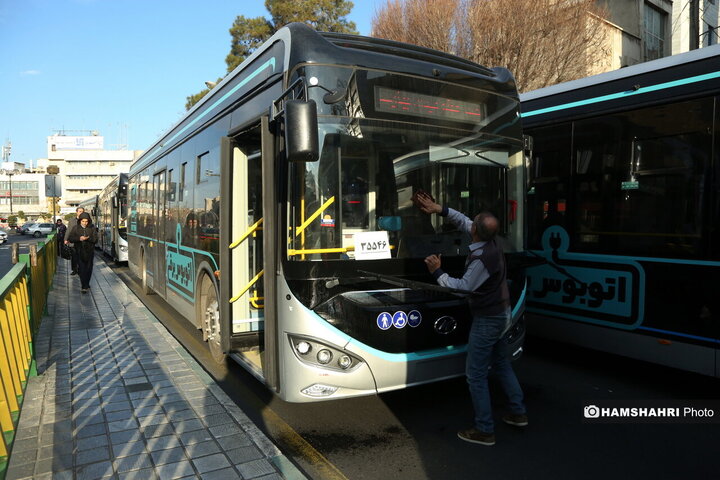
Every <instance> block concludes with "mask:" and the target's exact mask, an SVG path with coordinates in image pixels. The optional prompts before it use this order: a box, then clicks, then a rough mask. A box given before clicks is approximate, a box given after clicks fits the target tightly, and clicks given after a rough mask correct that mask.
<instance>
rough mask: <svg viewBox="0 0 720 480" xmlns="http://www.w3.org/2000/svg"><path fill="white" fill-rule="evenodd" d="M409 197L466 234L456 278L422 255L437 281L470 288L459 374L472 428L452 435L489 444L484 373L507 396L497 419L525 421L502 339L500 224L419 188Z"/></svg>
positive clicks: (505, 293) (491, 431)
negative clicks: (469, 319) (441, 201)
mask: <svg viewBox="0 0 720 480" xmlns="http://www.w3.org/2000/svg"><path fill="white" fill-rule="evenodd" d="M413 200H414V203H415V204H416V205H417V206H418V208H420V210H421V211H423V212H425V213H428V214H433V213H435V214H439V215H442V216H444V217H447V218H448V220H449V221H450V222H452V223H453V224H454V225H455V226H456V227H457V228H458V229H459V230H461V231H463V232H467V233H469V234H470V236H471V237H472V243H471V244H470V247H469V249H470V254H469V255H468V259H467V261H466V264H465V272H464V273H463V276H462V278H455V277H451V276H450V275H448V274H447V273H445V272H444V271H443V270H442V268H441V267H442V260H441V258H440V255H430V256H428V257H427V258H426V259H425V264H426V265H427V268H428V271H429V272H430V273H431V274H432V275H433V277H434V278H435V280H436V281H437V282H438V284H440V285H442V286H444V287H449V288H455V289H459V290H466V291H471V292H474V294H473V295H471V296H469V297H468V301H469V305H470V312H471V314H472V317H473V318H472V325H471V326H470V335H469V338H468V350H467V361H466V366H465V374H466V377H467V382H468V386H469V389H470V397H471V398H472V403H473V409H474V410H475V419H474V425H473V427H472V428H469V429H467V430H461V431H459V432H458V434H457V435H458V437H459V438H460V439H461V440H464V441H466V442H471V443H477V444H480V445H495V425H494V422H493V415H492V405H491V404H490V390H489V388H488V375H489V374H492V375H494V376H496V377H497V378H498V380H499V382H500V385H501V387H502V389H503V390H504V391H505V394H506V395H507V397H508V399H509V408H510V413H509V414H507V415H505V416H504V417H503V421H504V422H505V423H508V424H510V425H514V426H518V427H524V426H526V425H527V424H528V418H527V412H526V410H525V404H524V401H523V392H522V388H521V387H520V383H519V382H518V380H517V377H516V376H515V372H514V371H513V369H512V365H511V363H510V351H509V345H508V344H507V342H505V341H504V339H503V335H504V334H505V332H506V331H507V330H508V329H509V327H510V322H511V320H512V314H511V311H510V293H509V289H508V285H507V271H506V266H505V255H504V253H503V251H502V248H501V247H500V245H499V244H498V242H496V236H497V233H498V230H499V226H500V224H499V222H498V219H497V218H496V217H495V216H494V215H493V214H491V213H489V212H481V213H479V214H478V215H477V216H476V217H475V219H474V220H470V219H469V218H468V217H466V216H465V215H463V214H462V213H460V212H458V211H456V210H453V209H452V208H448V207H443V206H441V205H439V204H437V203H435V201H434V200H433V199H432V197H430V196H429V195H428V194H426V193H424V192H419V193H417V194H416V195H415V196H414V198H413Z"/></svg>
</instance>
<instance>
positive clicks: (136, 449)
mask: <svg viewBox="0 0 720 480" xmlns="http://www.w3.org/2000/svg"><path fill="white" fill-rule="evenodd" d="M112 451H113V456H115V458H120V457H129V456H131V455H139V454H141V453H145V444H144V443H143V442H129V443H118V444H115V445H113V446H112Z"/></svg>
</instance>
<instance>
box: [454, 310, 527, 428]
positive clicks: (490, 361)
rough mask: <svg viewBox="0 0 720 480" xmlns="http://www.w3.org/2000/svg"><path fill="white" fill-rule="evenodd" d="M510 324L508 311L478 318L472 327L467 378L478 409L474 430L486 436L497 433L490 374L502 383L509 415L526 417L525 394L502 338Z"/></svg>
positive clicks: (474, 404)
mask: <svg viewBox="0 0 720 480" xmlns="http://www.w3.org/2000/svg"><path fill="white" fill-rule="evenodd" d="M510 321H511V313H510V310H509V309H508V311H507V312H506V314H504V315H497V316H478V315H476V316H474V317H473V322H472V326H471V327H470V338H469V340H468V353H467V363H466V365H465V374H466V375H467V382H468V385H469V386H470V396H471V397H472V402H473V408H474V409H475V428H477V429H478V430H480V431H481V432H485V433H493V432H494V431H495V424H494V423H493V416H492V406H491V404H490V390H489V389H488V374H491V375H493V376H495V377H497V378H498V380H499V381H500V385H501V386H502V388H503V390H504V391H505V394H506V395H507V397H508V399H509V401H510V411H511V412H512V413H515V414H525V405H524V404H523V392H522V389H521V388H520V383H519V382H518V380H517V377H516V376H515V372H513V369H512V365H510V351H509V345H508V344H507V342H505V341H504V340H502V338H501V335H502V333H503V332H504V331H505V327H506V326H507V325H508V324H509V322H510ZM490 367H492V368H491V369H490ZM489 369H490V370H489Z"/></svg>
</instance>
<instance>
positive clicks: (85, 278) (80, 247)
mask: <svg viewBox="0 0 720 480" xmlns="http://www.w3.org/2000/svg"><path fill="white" fill-rule="evenodd" d="M68 240H69V241H70V242H72V243H74V244H75V250H76V251H77V255H78V276H79V277H80V285H81V288H82V293H87V292H88V290H89V289H90V278H91V277H92V269H93V256H94V255H95V242H97V234H96V233H95V227H94V226H93V224H92V220H91V219H90V214H88V213H85V212H83V213H81V214H80V217H78V224H77V225H75V226H74V227H73V228H72V229H71V230H70V233H68Z"/></svg>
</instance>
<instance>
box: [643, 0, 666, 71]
mask: <svg viewBox="0 0 720 480" xmlns="http://www.w3.org/2000/svg"><path fill="white" fill-rule="evenodd" d="M666 19H667V13H665V12H663V11H660V10H658V9H657V8H655V7H653V6H652V5H650V4H647V3H646V4H645V32H644V33H645V35H644V36H645V38H644V40H645V52H644V59H643V60H644V61H646V62H647V61H648V60H655V59H657V58H660V57H662V56H664V51H665V22H666Z"/></svg>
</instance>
